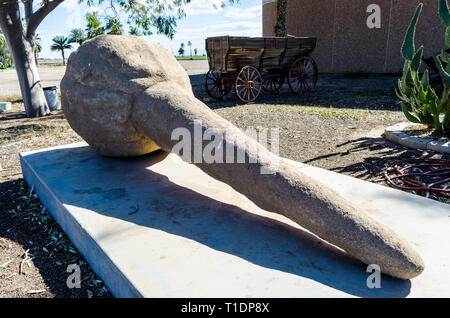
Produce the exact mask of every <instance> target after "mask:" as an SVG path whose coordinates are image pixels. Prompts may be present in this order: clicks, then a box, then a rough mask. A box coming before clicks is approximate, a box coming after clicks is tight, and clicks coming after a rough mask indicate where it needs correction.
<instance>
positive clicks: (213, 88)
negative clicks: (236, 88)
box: [205, 71, 231, 100]
mask: <svg viewBox="0 0 450 318" xmlns="http://www.w3.org/2000/svg"><path fill="white" fill-rule="evenodd" d="M205 89H206V92H207V93H208V95H209V96H211V97H212V98H215V99H218V100H220V99H222V98H223V97H224V96H225V95H227V94H228V93H229V92H230V90H231V85H230V84H226V83H225V81H224V78H223V76H222V73H220V72H212V71H209V72H208V73H207V74H206V76H205Z"/></svg>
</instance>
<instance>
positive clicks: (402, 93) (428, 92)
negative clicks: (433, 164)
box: [395, 0, 450, 136]
mask: <svg viewBox="0 0 450 318" xmlns="http://www.w3.org/2000/svg"><path fill="white" fill-rule="evenodd" d="M438 1H439V16H440V18H441V21H442V23H443V24H444V25H445V26H446V34H445V38H446V43H447V45H448V46H449V47H450V10H449V7H448V3H447V0H438ZM422 8H423V4H422V3H420V4H419V5H418V7H417V9H416V12H415V14H414V17H413V19H412V20H411V23H410V25H409V28H408V31H407V32H406V36H405V40H404V41H403V45H402V50H401V53H402V55H403V57H404V58H405V65H404V68H403V75H402V78H401V79H399V81H398V89H396V90H395V91H396V93H397V96H398V97H399V98H400V99H401V100H402V110H403V113H404V114H405V116H406V118H407V119H408V120H409V121H411V122H413V123H418V124H424V125H426V126H428V127H429V128H434V129H436V130H437V131H438V132H439V133H441V134H442V133H446V134H447V135H449V136H450V63H449V62H450V54H449V53H447V52H445V51H442V53H441V54H439V56H438V55H436V54H435V55H434V56H433V58H434V60H435V62H436V65H437V67H438V69H439V73H440V76H441V78H442V82H443V86H444V89H443V92H442V96H441V98H439V97H438V95H437V94H436V91H435V90H434V89H433V87H431V85H430V79H429V73H428V70H427V71H425V72H424V74H423V76H422V78H420V75H419V70H420V66H421V64H422V57H423V52H424V48H423V46H421V47H420V48H419V50H417V51H416V48H415V43H414V42H415V39H414V38H415V33H416V27H417V22H418V21H419V17H420V14H421V12H422ZM442 61H443V62H445V63H446V64H447V66H446V68H444V66H443V64H442ZM407 104H408V105H410V106H411V110H412V113H411V112H410V111H409V110H408V108H407V106H406V105H407Z"/></svg>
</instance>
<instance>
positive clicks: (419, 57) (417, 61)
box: [411, 46, 423, 72]
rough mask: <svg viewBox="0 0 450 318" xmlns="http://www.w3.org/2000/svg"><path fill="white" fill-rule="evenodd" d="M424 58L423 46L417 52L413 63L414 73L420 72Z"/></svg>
mask: <svg viewBox="0 0 450 318" xmlns="http://www.w3.org/2000/svg"><path fill="white" fill-rule="evenodd" d="M422 56H423V46H421V47H420V49H419V50H418V51H417V53H416V54H415V55H414V57H413V59H412V61H411V68H412V70H413V71H414V72H417V71H418V70H419V67H420V65H421V64H422Z"/></svg>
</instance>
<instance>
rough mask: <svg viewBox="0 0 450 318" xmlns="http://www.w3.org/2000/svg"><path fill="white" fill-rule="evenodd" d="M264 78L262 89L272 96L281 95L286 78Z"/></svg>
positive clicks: (268, 76) (270, 76) (266, 76)
mask: <svg viewBox="0 0 450 318" xmlns="http://www.w3.org/2000/svg"><path fill="white" fill-rule="evenodd" d="M262 76H263V87H262V89H263V90H264V91H265V92H267V93H270V94H279V93H280V89H281V86H283V84H284V77H283V76H275V75H262Z"/></svg>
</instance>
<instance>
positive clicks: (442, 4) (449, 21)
mask: <svg viewBox="0 0 450 318" xmlns="http://www.w3.org/2000/svg"><path fill="white" fill-rule="evenodd" d="M439 16H440V17H441V21H442V23H443V24H444V25H445V26H446V27H450V11H449V9H448V3H447V0H439Z"/></svg>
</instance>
